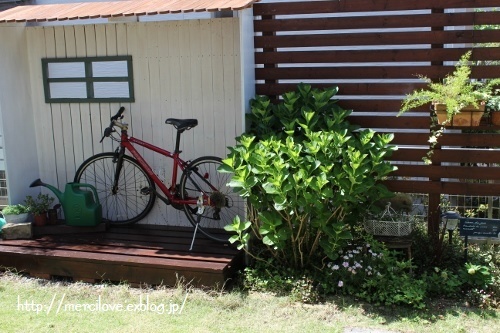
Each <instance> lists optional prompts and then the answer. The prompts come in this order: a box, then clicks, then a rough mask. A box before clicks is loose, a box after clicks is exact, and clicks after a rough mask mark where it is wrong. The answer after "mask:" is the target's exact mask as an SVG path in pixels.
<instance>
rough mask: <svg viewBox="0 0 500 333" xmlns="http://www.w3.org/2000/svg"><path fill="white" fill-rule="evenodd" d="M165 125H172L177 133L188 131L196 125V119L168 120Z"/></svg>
mask: <svg viewBox="0 0 500 333" xmlns="http://www.w3.org/2000/svg"><path fill="white" fill-rule="evenodd" d="M165 124H169V125H174V127H175V129H177V130H179V131H183V130H189V129H191V128H193V127H195V126H196V125H198V119H175V118H168V119H167V120H165Z"/></svg>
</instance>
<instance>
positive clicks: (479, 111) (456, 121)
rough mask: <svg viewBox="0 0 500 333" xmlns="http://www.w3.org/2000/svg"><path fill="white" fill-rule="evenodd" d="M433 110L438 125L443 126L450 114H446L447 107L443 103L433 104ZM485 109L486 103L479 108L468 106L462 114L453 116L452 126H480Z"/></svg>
mask: <svg viewBox="0 0 500 333" xmlns="http://www.w3.org/2000/svg"><path fill="white" fill-rule="evenodd" d="M432 107H433V110H434V112H435V113H436V116H437V119H438V124H440V125H441V124H443V123H444V122H445V121H446V119H447V117H448V113H447V112H446V105H444V104H441V103H433V104H432ZM484 109H485V104H484V102H483V103H481V104H479V107H478V108H475V107H474V106H472V105H469V106H466V107H464V108H462V109H461V110H460V113H458V114H456V115H454V116H453V118H452V119H451V124H450V125H451V126H479V124H480V122H481V118H482V117H483V114H484Z"/></svg>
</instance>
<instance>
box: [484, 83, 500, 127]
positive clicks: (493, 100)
mask: <svg viewBox="0 0 500 333" xmlns="http://www.w3.org/2000/svg"><path fill="white" fill-rule="evenodd" d="M486 112H487V113H488V114H489V115H490V120H491V123H492V124H493V125H496V126H500V89H498V90H497V91H496V94H495V95H494V96H492V97H490V98H489V99H488V101H487V102H486Z"/></svg>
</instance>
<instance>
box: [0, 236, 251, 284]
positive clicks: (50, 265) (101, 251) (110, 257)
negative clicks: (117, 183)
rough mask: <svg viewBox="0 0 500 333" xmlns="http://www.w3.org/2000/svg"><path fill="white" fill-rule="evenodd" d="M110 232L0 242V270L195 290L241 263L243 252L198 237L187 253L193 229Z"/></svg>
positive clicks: (219, 279) (228, 274) (225, 277)
mask: <svg viewBox="0 0 500 333" xmlns="http://www.w3.org/2000/svg"><path fill="white" fill-rule="evenodd" d="M108 230H109V231H107V232H75V233H55V234H49V235H45V236H41V237H38V238H37V239H33V240H9V241H0V266H2V267H13V268H16V269H17V270H18V271H24V272H26V273H29V274H31V275H33V276H38V277H43V278H50V277H69V278H72V279H73V280H75V281H77V280H80V281H86V282H95V281H101V280H107V281H117V282H120V281H127V282H128V283H130V284H132V285H140V284H150V285H157V284H166V285H174V284H175V283H176V282H177V280H178V278H179V277H182V278H183V279H184V280H185V281H189V282H191V283H192V284H193V285H197V286H214V285H219V286H222V285H223V284H224V283H225V282H226V281H227V280H228V279H230V278H231V276H232V274H233V272H234V270H235V268H236V267H238V266H239V265H241V263H242V262H243V255H242V253H241V252H240V251H237V250H236V249H235V248H234V247H231V246H227V245H224V244H221V243H217V242H214V241H212V240H209V239H203V238H201V237H200V238H197V239H196V241H195V248H194V249H193V251H189V245H190V242H191V237H192V231H193V229H192V228H177V227H164V226H162V227H160V228H158V227H153V228H151V227H148V226H139V227H133V228H122V227H120V228H117V227H111V228H109V229H108Z"/></svg>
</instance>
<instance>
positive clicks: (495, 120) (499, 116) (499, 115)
mask: <svg viewBox="0 0 500 333" xmlns="http://www.w3.org/2000/svg"><path fill="white" fill-rule="evenodd" d="M491 123H492V124H493V125H496V126H500V111H493V112H491Z"/></svg>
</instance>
